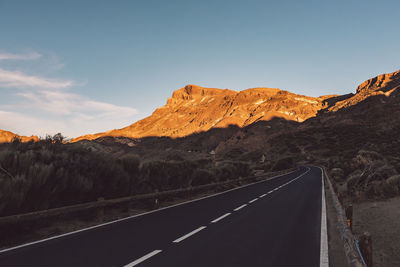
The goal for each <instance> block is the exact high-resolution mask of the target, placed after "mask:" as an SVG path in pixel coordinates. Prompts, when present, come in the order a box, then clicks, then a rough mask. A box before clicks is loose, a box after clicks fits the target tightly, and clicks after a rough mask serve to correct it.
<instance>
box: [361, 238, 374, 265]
mask: <svg viewBox="0 0 400 267" xmlns="http://www.w3.org/2000/svg"><path fill="white" fill-rule="evenodd" d="M360 250H361V254H362V256H363V258H364V261H365V264H366V265H367V267H373V262H372V239H371V234H370V233H369V232H365V233H364V234H363V235H362V236H361V237H360Z"/></svg>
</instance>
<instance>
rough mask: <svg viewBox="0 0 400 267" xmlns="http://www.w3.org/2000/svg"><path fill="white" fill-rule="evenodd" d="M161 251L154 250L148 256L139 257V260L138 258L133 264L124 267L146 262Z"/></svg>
mask: <svg viewBox="0 0 400 267" xmlns="http://www.w3.org/2000/svg"><path fill="white" fill-rule="evenodd" d="M161 251H162V250H154V251H153V252H150V253H149V254H146V255H144V256H143V257H141V258H139V259H137V260H135V261H133V262H131V263H129V264H127V265H125V266H124V267H132V266H135V265H138V264H139V263H142V262H144V261H145V260H147V259H149V258H151V257H153V256H155V255H157V254H158V253H160V252H161Z"/></svg>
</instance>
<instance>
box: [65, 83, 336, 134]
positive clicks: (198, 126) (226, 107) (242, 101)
mask: <svg viewBox="0 0 400 267" xmlns="http://www.w3.org/2000/svg"><path fill="white" fill-rule="evenodd" d="M331 97H332V96H322V97H317V98H314V97H308V96H302V95H296V94H293V93H290V92H288V91H283V90H279V89H275V88H253V89H247V90H243V91H240V92H236V91H232V90H228V89H216V88H204V87H200V86H197V85H187V86H185V87H184V88H181V89H179V90H176V91H175V92H174V93H173V94H172V97H171V98H168V101H167V104H166V105H165V106H163V107H161V108H158V109H156V110H155V111H154V112H153V114H152V115H151V116H149V117H147V118H145V119H143V120H140V121H138V122H136V123H134V124H132V125H130V126H127V127H125V128H122V129H118V130H111V131H108V132H105V133H98V134H93V135H85V136H81V137H78V138H76V139H73V140H72V141H79V140H83V139H87V140H93V139H96V138H99V137H103V136H115V137H121V136H123V137H131V138H140V137H147V136H168V137H183V136H187V135H190V134H192V133H196V132H204V131H208V130H209V129H211V128H226V127H228V126H229V125H235V126H238V127H241V128H243V127H246V126H248V125H251V124H253V123H254V122H258V121H269V120H271V119H272V118H274V117H278V118H283V119H285V120H292V121H297V122H303V121H305V120H306V119H308V118H310V117H313V116H315V115H316V114H317V112H318V111H319V110H321V109H323V108H326V107H328V103H327V102H326V101H325V100H326V99H328V98H331Z"/></svg>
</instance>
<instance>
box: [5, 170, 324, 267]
mask: <svg viewBox="0 0 400 267" xmlns="http://www.w3.org/2000/svg"><path fill="white" fill-rule="evenodd" d="M322 188H323V187H322V179H321V169H320V168H317V167H312V166H308V167H301V168H300V169H299V170H296V171H294V172H292V173H290V174H286V175H283V176H279V177H276V178H274V179H271V180H267V181H263V182H258V183H255V184H251V185H248V186H244V187H241V188H238V189H234V190H230V191H227V192H224V193H220V194H217V195H214V196H211V197H206V198H203V199H200V200H196V201H191V202H187V203H184V204H179V205H176V206H173V207H170V208H164V209H160V210H156V211H153V212H150V213H147V214H144V215H139V216H134V217H131V218H128V219H124V220H120V221H117V222H113V223H108V224H105V225H102V226H99V227H95V228H91V229H87V230H83V231H78V232H75V233H72V234H67V235H63V236H60V237H56V238H50V239H48V240H44V241H41V242H37V243H33V244H27V245H23V246H19V247H16V248H12V249H7V250H3V251H0V266H1V267H7V266H40V267H46V266H52V267H53V266H74V267H77V266H107V267H110V266H116V267H120V266H128V267H131V266H161V267H169V266H171V267H179V266H182V267H189V266H190V267H196V266H207V267H209V266H211V267H212V266H218V267H220V266H229V267H234V266H307V267H312V266H328V265H327V257H328V255H327V244H326V215H325V211H324V209H323V207H324V205H323V204H322V203H325V202H324V201H325V199H324V197H323V189H322Z"/></svg>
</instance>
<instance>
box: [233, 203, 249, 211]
mask: <svg viewBox="0 0 400 267" xmlns="http://www.w3.org/2000/svg"><path fill="white" fill-rule="evenodd" d="M246 206H247V204H243V205H242V206H240V207H237V208H236V209H234V211H238V210H240V209H243V208H244V207H246Z"/></svg>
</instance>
